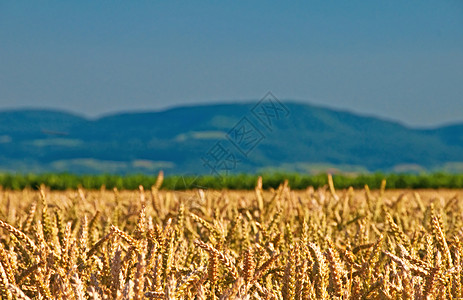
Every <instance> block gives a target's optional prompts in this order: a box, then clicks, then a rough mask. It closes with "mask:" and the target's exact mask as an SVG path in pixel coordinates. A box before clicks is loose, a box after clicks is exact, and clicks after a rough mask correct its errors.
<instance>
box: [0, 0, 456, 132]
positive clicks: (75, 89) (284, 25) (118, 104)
mask: <svg viewBox="0 0 463 300" xmlns="http://www.w3.org/2000/svg"><path fill="white" fill-rule="evenodd" d="M269 90H270V91H272V92H273V93H274V94H275V95H276V96H277V97H279V98H280V99H292V100H298V101H306V102H309V103H314V104H321V105H325V106H330V107H336V108H342V109H348V110H351V111H354V112H359V113H363V114H373V115H377V116H382V117H384V118H387V119H394V120H400V121H401V122H403V123H406V124H409V125H414V126H433V125H436V124H446V123H449V122H457V121H459V122H463V1H461V0H453V1H451V0H439V1H428V0H419V1H403V0H400V1H396V0H394V1H383V0H381V1H377V0H370V1H352V0H350V1H292V2H289V1H184V2H179V1H5V0H0V109H2V108H12V107H47V108H56V109H65V110H69V111H74V112H77V113H80V114H85V115H88V116H97V115H101V114H105V113H109V112H115V111H122V110H141V109H149V110H153V109H161V108H166V107H170V106H176V105H182V104H193V103H207V102H223V101H230V100H237V101H243V100H246V99H258V98H259V97H261V96H263V95H264V94H265V93H266V92H267V91H269Z"/></svg>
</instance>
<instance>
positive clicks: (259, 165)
mask: <svg viewBox="0 0 463 300" xmlns="http://www.w3.org/2000/svg"><path fill="white" fill-rule="evenodd" d="M161 169H162V170H164V171H165V172H166V173H167V174H216V173H218V174H224V173H240V172H248V173H257V172H265V171H286V172H304V173H318V172H324V171H327V170H331V171H333V172H335V171H343V172H376V171H383V172H425V171H447V172H463V123H461V124H455V125H450V126H441V127H437V128H430V129H416V128H411V127H408V126H405V125H403V124H401V123H399V122H394V121H387V120H383V119H379V118H376V117H372V116H363V115H358V114H354V113H351V112H348V111H340V110H334V109H329V108H324V107H319V106H314V105H309V104H302V103H296V102H284V103H281V102H279V101H268V102H267V103H263V102H255V103H251V102H249V103H241V104H236V103H229V104H211V105H197V106H185V107H176V108H171V109H167V110H164V111H153V112H126V113H116V114H111V115H107V116H102V117H99V118H95V119H90V118H86V117H82V116H78V115H75V114H72V113H68V112H61V111H52V110H31V109H18V110H4V111H0V172H20V173H37V172H70V173H78V174H83V173H88V174H95V173H118V174H127V173H145V174H154V173H156V172H157V171H159V170H161Z"/></svg>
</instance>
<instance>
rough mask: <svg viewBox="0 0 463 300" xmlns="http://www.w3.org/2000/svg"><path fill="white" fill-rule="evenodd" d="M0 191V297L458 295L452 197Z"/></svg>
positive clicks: (287, 190) (155, 189) (281, 189)
mask: <svg viewBox="0 0 463 300" xmlns="http://www.w3.org/2000/svg"><path fill="white" fill-rule="evenodd" d="M162 181H163V178H162V176H160V177H158V179H157V181H156V182H155V183H154V184H153V185H152V186H151V187H149V188H143V186H140V187H139V189H138V190H136V191H133V190H132V191H130V190H118V189H117V188H114V189H109V188H101V189H99V190H87V189H83V188H77V189H68V190H64V191H52V190H50V189H49V188H48V187H46V186H41V187H40V188H39V189H38V190H32V189H23V190H16V191H15V190H10V189H4V190H2V191H1V192H0V220H1V221H0V227H1V229H0V230H1V231H0V238H1V242H0V293H1V295H2V299H71V298H73V299H146V298H151V299H446V298H448V299H458V298H461V297H463V296H462V294H463V291H462V288H461V285H462V261H461V256H462V254H463V247H462V244H461V240H462V235H463V232H462V231H461V228H462V225H463V220H462V218H461V216H462V213H463V206H462V204H461V202H460V200H461V199H462V198H463V191H462V190H458V189H453V190H449V189H438V190H420V189H415V190H411V189H394V190H389V189H386V188H385V187H386V182H385V181H383V182H382V183H381V184H380V186H379V188H378V189H372V190H370V189H369V187H368V186H365V187H362V188H356V189H354V188H343V189H341V188H337V187H336V184H333V180H332V178H331V177H330V176H328V177H327V178H326V182H327V183H328V184H326V185H323V186H320V187H317V188H314V187H308V188H306V189H303V190H292V188H291V185H290V184H289V183H288V181H286V182H283V183H281V184H280V185H279V186H277V187H276V188H272V187H269V188H265V179H264V181H262V178H259V179H257V180H256V181H255V182H254V185H255V188H254V189H252V190H215V189H193V190H185V191H172V190H167V189H161V187H162V186H163V182H162Z"/></svg>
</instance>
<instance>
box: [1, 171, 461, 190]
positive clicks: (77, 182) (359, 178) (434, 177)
mask: <svg viewBox="0 0 463 300" xmlns="http://www.w3.org/2000/svg"><path fill="white" fill-rule="evenodd" d="M258 176H262V177H263V178H264V188H277V187H278V186H279V185H280V184H281V183H283V182H284V181H285V179H287V180H288V183H289V185H290V186H291V188H293V189H306V188H307V187H309V186H312V187H314V188H318V187H322V186H324V185H326V184H327V176H326V174H319V175H301V174H283V173H272V174H256V175H250V174H240V175H233V176H227V177H218V176H200V177H196V176H193V175H189V176H166V178H165V179H164V184H163V188H164V189H168V190H186V189H194V188H202V189H232V190H249V189H253V188H254V186H255V183H256V180H257V178H258ZM156 178H157V174H156V175H153V176H147V175H126V176H120V175H109V174H106V175H74V174H52V173H50V174H27V175H24V174H0V186H2V187H3V188H4V189H10V190H22V189H24V188H32V189H37V188H38V187H39V186H40V185H42V184H44V185H46V186H47V187H49V188H50V189H52V190H66V189H76V188H78V187H83V188H85V189H100V188H101V187H102V186H104V187H106V188H108V189H112V188H118V189H127V190H135V189H138V187H139V185H142V186H143V187H144V188H149V187H151V186H152V185H153V184H154V183H155V182H156ZM383 179H386V182H387V188H388V189H405V188H407V189H425V188H432V189H436V188H452V189H458V188H463V174H446V173H432V174H421V175H414V174H381V173H375V174H364V175H334V176H333V180H334V184H335V185H336V186H337V187H339V188H348V187H350V186H352V187H353V188H363V187H364V186H365V185H368V186H369V187H370V188H371V189H378V188H380V186H381V181H382V180H383Z"/></svg>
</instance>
